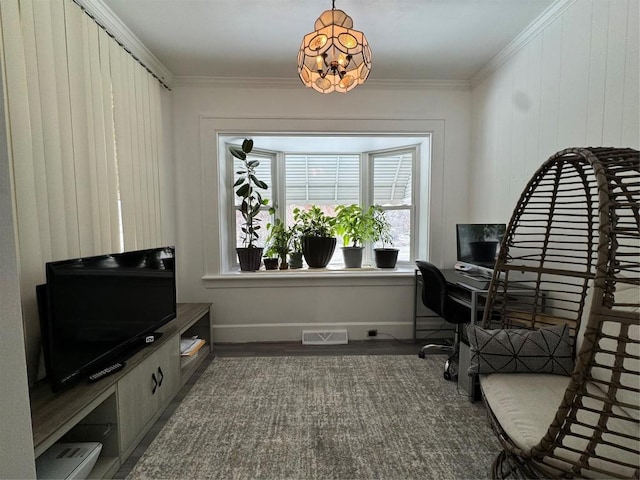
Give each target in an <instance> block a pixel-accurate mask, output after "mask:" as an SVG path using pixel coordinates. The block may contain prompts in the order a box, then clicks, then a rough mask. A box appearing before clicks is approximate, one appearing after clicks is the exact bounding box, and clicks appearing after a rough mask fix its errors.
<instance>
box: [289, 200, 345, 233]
mask: <svg viewBox="0 0 640 480" xmlns="http://www.w3.org/2000/svg"><path fill="white" fill-rule="evenodd" d="M293 221H294V222H295V223H296V225H297V226H296V229H297V232H298V233H299V235H300V237H333V236H334V235H335V225H336V219H335V217H332V216H330V215H327V214H325V213H324V212H323V211H322V210H321V209H320V207H318V206H317V205H312V206H311V207H310V208H309V209H308V210H300V209H299V208H294V209H293Z"/></svg>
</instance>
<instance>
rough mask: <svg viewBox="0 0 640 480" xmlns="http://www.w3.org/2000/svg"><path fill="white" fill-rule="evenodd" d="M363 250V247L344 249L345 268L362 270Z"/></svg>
mask: <svg viewBox="0 0 640 480" xmlns="http://www.w3.org/2000/svg"><path fill="white" fill-rule="evenodd" d="M363 250H364V248H363V247H342V258H343V259H344V267H345V268H361V267H362V251H363Z"/></svg>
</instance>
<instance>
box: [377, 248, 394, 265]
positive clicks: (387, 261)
mask: <svg viewBox="0 0 640 480" xmlns="http://www.w3.org/2000/svg"><path fill="white" fill-rule="evenodd" d="M398 251H399V250H398V249H397V248H375V249H374V250H373V254H374V255H375V258H376V267H378V268H396V262H397V261H398Z"/></svg>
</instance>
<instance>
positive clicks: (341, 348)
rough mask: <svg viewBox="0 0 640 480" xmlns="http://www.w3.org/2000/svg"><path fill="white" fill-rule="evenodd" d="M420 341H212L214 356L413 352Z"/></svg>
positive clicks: (396, 353) (402, 353)
mask: <svg viewBox="0 0 640 480" xmlns="http://www.w3.org/2000/svg"><path fill="white" fill-rule="evenodd" d="M419 350H420V344H418V343H413V341H410V340H393V339H390V340H388V339H381V338H379V337H378V338H375V339H371V340H349V343H348V344H346V345H302V343H301V342H259V343H216V344H214V345H213V354H214V355H215V356H218V357H279V356H296V355H310V356H313V355H413V354H416V355H417V354H418V351H419Z"/></svg>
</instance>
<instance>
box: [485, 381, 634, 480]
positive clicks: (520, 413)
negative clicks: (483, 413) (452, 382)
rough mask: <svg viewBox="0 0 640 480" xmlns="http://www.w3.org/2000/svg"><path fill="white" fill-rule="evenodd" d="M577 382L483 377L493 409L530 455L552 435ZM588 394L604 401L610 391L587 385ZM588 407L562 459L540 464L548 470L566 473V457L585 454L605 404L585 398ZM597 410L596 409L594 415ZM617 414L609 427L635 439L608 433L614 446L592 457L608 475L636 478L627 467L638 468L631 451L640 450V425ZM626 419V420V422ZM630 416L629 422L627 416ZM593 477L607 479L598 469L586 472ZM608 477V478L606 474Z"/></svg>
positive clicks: (560, 453)
mask: <svg viewBox="0 0 640 480" xmlns="http://www.w3.org/2000/svg"><path fill="white" fill-rule="evenodd" d="M570 381H571V378H570V377H563V376H559V375H551V374H527V373H523V374H519V375H512V374H503V373H494V374H491V375H480V385H481V387H482V392H483V395H484V398H485V400H486V402H487V405H488V407H489V408H490V409H491V412H492V413H493V415H494V416H495V418H496V420H497V421H498V423H499V424H500V427H501V429H502V430H503V431H504V433H505V434H506V435H507V436H508V437H509V439H511V441H512V442H513V443H514V444H515V445H517V446H518V447H519V448H521V449H523V450H525V451H527V450H529V449H531V448H533V447H534V446H536V445H537V444H538V443H539V442H540V441H541V440H542V438H543V437H544V435H545V434H546V433H547V430H548V429H549V427H550V426H551V423H552V422H553V419H554V417H555V415H556V412H557V410H558V407H559V406H560V404H561V403H562V398H563V396H564V393H565V390H566V389H567V387H568V386H569V382H570ZM587 390H588V391H589V392H590V393H591V394H593V396H594V397H598V396H600V397H602V396H604V395H605V393H604V392H603V391H602V390H601V389H600V388H599V387H598V386H596V385H594V384H592V383H588V384H587ZM583 402H584V406H585V408H584V409H581V410H580V412H579V414H578V417H577V420H578V422H579V423H580V424H579V425H578V424H576V425H574V426H573V427H572V430H573V431H574V432H575V433H576V434H578V435H584V437H582V438H581V437H579V436H567V437H565V440H564V443H563V444H564V446H565V447H568V448H559V449H558V450H557V451H556V455H557V457H558V458H553V457H547V458H546V459H545V463H546V465H539V466H540V467H541V468H543V469H548V468H549V466H556V467H558V468H560V469H562V470H566V468H567V467H566V464H565V463H564V462H563V461H562V460H560V458H564V459H567V460H569V461H577V460H578V459H579V457H580V454H579V453H577V452H584V451H585V450H586V448H587V445H588V442H589V440H588V439H589V438H590V436H591V435H592V434H593V429H592V428H590V427H586V425H597V423H598V420H599V413H596V412H599V411H600V410H602V404H601V402H599V401H598V400H597V399H596V398H592V397H583ZM590 410H593V411H590ZM612 413H613V414H614V415H613V416H612V418H610V419H609V422H608V424H607V426H608V428H609V429H610V430H611V431H612V432H619V433H622V434H623V435H625V436H628V437H629V438H625V437H621V436H620V435H613V434H606V433H605V434H604V436H603V440H604V441H605V442H610V444H606V443H599V444H598V446H597V447H596V456H599V457H600V458H596V456H593V457H592V458H591V459H590V464H591V465H592V466H593V467H595V468H600V469H602V470H604V471H608V472H615V473H616V474H617V475H620V476H623V477H632V476H633V475H634V470H633V468H630V467H627V466H625V465H623V464H624V463H626V464H630V465H637V464H638V461H639V460H640V459H639V458H638V455H637V453H632V452H629V451H628V450H627V449H628V448H631V449H632V450H636V452H637V449H638V447H639V445H638V441H637V440H633V438H635V439H637V438H638V433H639V431H638V430H639V428H640V427H639V426H638V422H637V421H636V420H635V419H633V418H631V417H629V416H628V415H627V414H626V412H624V411H623V410H622V409H620V408H618V407H614V409H613V412H612ZM620 417H622V418H620ZM624 417H626V419H625V418H624ZM583 473H584V475H585V476H587V477H595V478H602V477H603V475H602V474H598V473H596V472H595V471H587V472H583ZM604 476H608V475H604Z"/></svg>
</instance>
